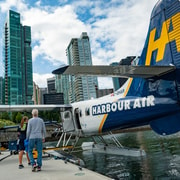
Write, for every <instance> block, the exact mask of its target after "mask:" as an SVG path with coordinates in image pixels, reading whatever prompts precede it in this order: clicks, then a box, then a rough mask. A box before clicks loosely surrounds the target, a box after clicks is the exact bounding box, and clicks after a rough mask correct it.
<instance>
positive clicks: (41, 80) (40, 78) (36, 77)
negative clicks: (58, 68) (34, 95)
mask: <svg viewBox="0 0 180 180" xmlns="http://www.w3.org/2000/svg"><path fill="white" fill-rule="evenodd" d="M53 76H54V75H53V74H38V73H33V81H34V82H35V83H36V84H37V85H38V86H39V87H47V79H48V78H52V77H53Z"/></svg>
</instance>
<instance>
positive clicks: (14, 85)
mask: <svg viewBox="0 0 180 180" xmlns="http://www.w3.org/2000/svg"><path fill="white" fill-rule="evenodd" d="M3 54H4V56H3V57H4V59H3V62H4V104H11V105H13V104H33V101H32V96H33V77H32V49H31V27H30V26H22V24H21V22H20V14H19V13H17V12H14V11H12V10H10V11H9V12H8V17H7V20H6V22H5V26H4V48H3Z"/></svg>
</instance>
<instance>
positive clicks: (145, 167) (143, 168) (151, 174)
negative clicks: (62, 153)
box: [76, 131, 180, 180]
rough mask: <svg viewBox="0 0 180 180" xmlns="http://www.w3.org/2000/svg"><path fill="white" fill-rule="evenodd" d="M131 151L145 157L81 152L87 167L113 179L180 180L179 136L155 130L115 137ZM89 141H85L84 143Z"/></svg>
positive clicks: (79, 155) (80, 155) (122, 134)
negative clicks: (167, 134)
mask: <svg viewBox="0 0 180 180" xmlns="http://www.w3.org/2000/svg"><path fill="white" fill-rule="evenodd" d="M116 137H117V138H118V139H119V141H120V142H121V143H122V144H123V145H124V146H126V147H129V148H141V149H144V150H145V152H146V156H143V157H129V156H120V155H107V154H102V153H93V152H91V151H90V152H89V151H86V152H78V153H76V156H78V157H79V158H81V159H83V160H84V162H85V165H86V168H88V169H90V170H93V171H96V172H98V173H101V174H103V175H106V176H108V177H111V178H113V179H133V180H134V179H138V180H139V179H143V180H144V179H145V180H146V179H157V180H159V179H160V180H161V179H163V180H164V179H165V180H170V179H180V133H177V134H174V135H171V136H159V135H157V134H156V133H155V132H153V131H141V132H131V133H121V134H116ZM85 140H86V141H87V140H88V139H84V141H85Z"/></svg>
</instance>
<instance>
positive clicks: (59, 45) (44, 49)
mask: <svg viewBox="0 0 180 180" xmlns="http://www.w3.org/2000/svg"><path fill="white" fill-rule="evenodd" d="M22 14H23V24H28V25H30V26H31V30H32V39H33V41H38V44H37V45H36V46H35V47H33V52H32V54H33V60H35V59H36V57H37V56H38V55H44V56H46V57H48V59H49V61H51V62H52V63H54V64H57V63H58V62H59V63H60V62H64V63H67V57H66V48H67V46H68V44H69V42H70V40H71V38H73V37H77V36H78V37H79V36H80V34H81V32H82V31H86V26H85V25H84V24H83V23H82V22H81V21H80V20H78V19H77V16H76V14H75V13H74V12H73V8H72V7H71V6H69V5H67V6H64V7H57V8H51V10H50V11H47V10H46V9H39V8H31V9H30V10H29V11H27V12H23V13H22Z"/></svg>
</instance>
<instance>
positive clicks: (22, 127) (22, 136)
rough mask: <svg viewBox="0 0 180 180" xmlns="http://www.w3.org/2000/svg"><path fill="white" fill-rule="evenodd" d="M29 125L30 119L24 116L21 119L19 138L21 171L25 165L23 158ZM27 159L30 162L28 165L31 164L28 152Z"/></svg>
mask: <svg viewBox="0 0 180 180" xmlns="http://www.w3.org/2000/svg"><path fill="white" fill-rule="evenodd" d="M27 125H28V117H27V116H24V117H23V118H22V119H21V125H20V127H19V128H18V136H19V139H18V140H19V169H22V168H24V165H23V164H22V158H23V154H24V151H25V145H24V140H25V139H26V131H27ZM26 157H27V160H28V164H30V159H29V156H28V151H27V150H26Z"/></svg>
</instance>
